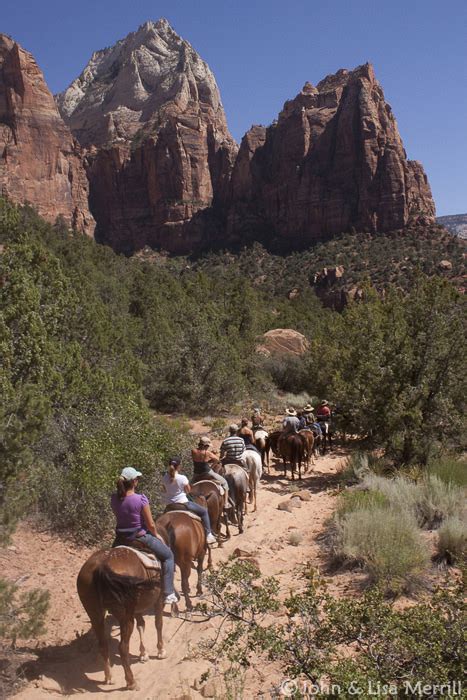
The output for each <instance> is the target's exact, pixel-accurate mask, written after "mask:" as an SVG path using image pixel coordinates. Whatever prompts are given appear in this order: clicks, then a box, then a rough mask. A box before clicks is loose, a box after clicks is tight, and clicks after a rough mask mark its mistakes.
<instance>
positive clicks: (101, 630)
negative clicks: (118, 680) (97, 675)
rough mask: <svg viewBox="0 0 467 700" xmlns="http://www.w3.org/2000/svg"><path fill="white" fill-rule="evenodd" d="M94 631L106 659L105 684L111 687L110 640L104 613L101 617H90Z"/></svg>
mask: <svg viewBox="0 0 467 700" xmlns="http://www.w3.org/2000/svg"><path fill="white" fill-rule="evenodd" d="M90 620H91V625H92V629H93V630H94V634H95V635H96V637H97V643H98V644H99V651H100V652H101V655H102V658H103V659H104V683H105V684H106V685H111V683H112V674H111V672H110V656H109V640H108V637H107V631H106V628H105V618H104V614H103V613H102V614H101V615H99V616H97V615H96V616H95V617H94V616H92V617H91V616H90Z"/></svg>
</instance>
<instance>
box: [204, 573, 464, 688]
mask: <svg viewBox="0 0 467 700" xmlns="http://www.w3.org/2000/svg"><path fill="white" fill-rule="evenodd" d="M241 566H242V565H241V564H240V565H239V564H237V565H236V567H235V568H234V567H233V566H232V565H231V564H230V565H227V566H224V567H222V571H221V572H214V573H213V575H211V576H210V577H208V582H207V584H208V594H207V596H206V603H205V605H204V609H205V611H206V612H207V613H208V614H211V615H213V616H216V617H221V618H222V624H221V627H222V631H223V634H220V635H219V632H218V631H217V630H216V635H217V636H216V639H215V640H214V644H213V643H212V641H211V643H210V644H209V648H208V651H207V654H208V656H209V658H210V659H218V658H219V656H221V658H222V657H226V658H227V659H229V660H230V661H231V662H235V663H236V662H239V663H241V665H242V666H243V667H247V666H249V665H250V664H251V663H255V664H258V661H259V660H260V661H263V660H264V662H265V663H267V662H268V661H271V660H272V661H274V662H276V663H278V664H279V665H280V667H281V669H282V672H283V675H284V676H285V677H286V678H290V679H296V687H297V692H296V693H295V695H294V697H309V696H310V695H317V694H324V693H326V694H330V695H331V696H333V697H334V696H335V695H338V696H339V697H343V698H345V699H347V698H349V699H350V698H353V697H355V696H356V695H358V696H359V697H362V698H368V697H372V695H371V691H370V683H371V686H372V689H373V692H374V693H375V694H380V693H378V690H377V689H378V687H381V691H380V692H381V694H383V693H384V695H385V696H386V694H387V695H394V696H396V697H418V696H419V695H420V692H421V691H420V688H423V686H425V685H428V686H435V685H437V686H439V685H440V684H449V683H450V684H452V687H453V688H454V687H455V688H456V689H457V686H454V685H453V684H454V683H457V682H459V681H461V679H462V677H463V670H464V664H465V623H466V616H465V610H466V603H465V589H464V585H463V582H462V581H459V582H454V583H453V582H452V581H449V580H447V581H446V583H445V585H444V586H443V587H442V588H440V589H439V590H438V591H436V592H435V594H434V595H433V597H432V598H431V599H430V600H425V601H424V602H421V603H417V604H414V605H412V606H410V607H408V608H405V609H396V608H394V607H393V605H392V604H391V603H390V602H388V601H387V600H385V598H384V595H383V593H382V591H381V590H379V589H370V590H367V591H365V592H364V594H363V595H362V596H361V597H359V598H355V597H350V598H346V597H339V598H336V597H335V596H332V595H331V594H330V593H328V592H326V589H325V587H324V585H323V582H322V581H320V580H319V578H318V577H317V576H316V574H315V572H313V571H309V572H306V579H307V581H306V586H305V588H304V590H303V591H301V592H300V593H296V594H294V595H291V596H290V597H289V598H288V599H286V600H285V601H284V603H283V610H284V617H283V620H281V619H277V617H276V619H275V620H274V622H273V623H271V622H267V620H266V617H267V616H268V615H269V613H270V612H271V611H273V610H274V607H273V606H274V604H276V605H277V603H278V592H277V581H276V582H275V590H274V579H270V578H268V579H263V580H261V579H259V576H258V577H257V578H256V580H255V581H254V584H255V585H254V586H251V587H250V588H249V589H248V590H247V589H246V585H245V580H248V578H247V577H248V575H249V570H246V571H245V573H243V574H242V573H241V569H239V567H241ZM276 609H277V607H276ZM269 619H270V618H269ZM343 649H352V654H351V655H349V654H347V653H342V650H343ZM333 685H335V686H339V690H338V691H337V690H336V692H334V693H330V692H329V691H327V692H326V691H324V692H323V693H319V691H317V689H319V687H320V686H321V687H323V688H324V689H326V688H331V687H332V686H333ZM382 686H387V688H388V689H389V688H390V690H388V691H387V693H386V691H383V690H382ZM435 695H436V691H434V690H433V694H432V696H433V697H434V696H435Z"/></svg>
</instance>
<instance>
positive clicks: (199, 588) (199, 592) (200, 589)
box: [196, 549, 211, 595]
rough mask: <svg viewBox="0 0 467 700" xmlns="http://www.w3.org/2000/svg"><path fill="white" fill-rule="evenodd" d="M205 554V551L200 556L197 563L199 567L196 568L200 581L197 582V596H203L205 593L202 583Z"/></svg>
mask: <svg viewBox="0 0 467 700" xmlns="http://www.w3.org/2000/svg"><path fill="white" fill-rule="evenodd" d="M209 552H211V550H210V549H209ZM205 554H206V551H203V553H202V554H200V556H199V557H198V563H197V566H196V572H197V574H198V581H197V583H196V593H197V595H202V593H203V581H202V578H203V563H204V556H205Z"/></svg>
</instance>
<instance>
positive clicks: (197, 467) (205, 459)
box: [191, 436, 230, 508]
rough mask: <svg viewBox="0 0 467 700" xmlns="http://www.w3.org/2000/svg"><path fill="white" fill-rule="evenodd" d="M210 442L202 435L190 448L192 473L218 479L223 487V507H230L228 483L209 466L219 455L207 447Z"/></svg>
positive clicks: (209, 445)
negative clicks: (193, 446)
mask: <svg viewBox="0 0 467 700" xmlns="http://www.w3.org/2000/svg"><path fill="white" fill-rule="evenodd" d="M211 444H212V443H211V440H210V438H208V437H207V436H203V437H201V438H200V439H199V442H198V447H195V448H194V449H193V450H191V457H192V459H193V475H194V476H205V477H208V478H210V479H213V480H214V481H218V482H219V483H220V484H221V485H222V488H223V489H224V508H230V503H229V485H228V483H227V481H226V479H224V477H223V476H222V475H221V474H217V472H215V471H214V469H212V467H211V463H212V462H218V461H219V457H218V456H217V455H216V454H215V453H214V452H211V450H210V449H209V448H210V447H211Z"/></svg>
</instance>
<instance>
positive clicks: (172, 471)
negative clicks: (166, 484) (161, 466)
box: [167, 457, 181, 481]
mask: <svg viewBox="0 0 467 700" xmlns="http://www.w3.org/2000/svg"><path fill="white" fill-rule="evenodd" d="M180 462H181V459H180V458H179V457H174V458H173V459H171V460H170V462H169V469H168V472H167V473H168V475H169V479H170V481H175V477H176V476H177V471H178V467H179V466H180Z"/></svg>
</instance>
